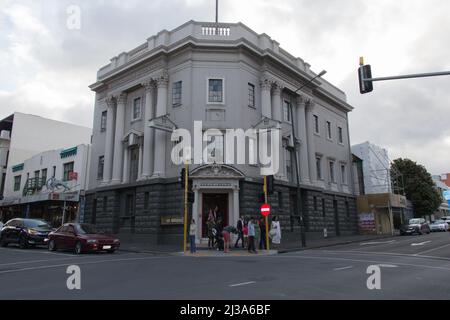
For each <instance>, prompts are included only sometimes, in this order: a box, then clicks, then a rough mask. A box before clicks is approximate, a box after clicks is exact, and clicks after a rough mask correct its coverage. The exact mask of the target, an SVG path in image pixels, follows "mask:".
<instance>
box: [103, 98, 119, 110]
mask: <svg viewBox="0 0 450 320" xmlns="http://www.w3.org/2000/svg"><path fill="white" fill-rule="evenodd" d="M105 102H106V105H107V106H108V108H114V107H115V106H116V102H117V100H116V98H115V97H114V96H113V95H109V96H108V97H106V99H105Z"/></svg>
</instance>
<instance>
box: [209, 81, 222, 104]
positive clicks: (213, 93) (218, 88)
mask: <svg viewBox="0 0 450 320" xmlns="http://www.w3.org/2000/svg"><path fill="white" fill-rule="evenodd" d="M223 101H224V99H223V79H208V102H209V103H223Z"/></svg>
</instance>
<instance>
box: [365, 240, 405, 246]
mask: <svg viewBox="0 0 450 320" xmlns="http://www.w3.org/2000/svg"><path fill="white" fill-rule="evenodd" d="M395 241H396V240H389V241H371V242H363V243H360V244H359V245H360V246H368V245H374V244H385V243H394V242H395Z"/></svg>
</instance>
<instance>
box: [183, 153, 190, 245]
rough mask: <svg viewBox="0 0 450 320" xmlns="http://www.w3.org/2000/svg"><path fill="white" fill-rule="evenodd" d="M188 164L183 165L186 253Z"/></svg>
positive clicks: (185, 243) (185, 240) (185, 241)
mask: <svg viewBox="0 0 450 320" xmlns="http://www.w3.org/2000/svg"><path fill="white" fill-rule="evenodd" d="M188 170H189V164H188V162H187V161H186V162H185V164H184V242H183V251H184V252H186V251H187V227H188V221H187V219H188V186H189V173H188Z"/></svg>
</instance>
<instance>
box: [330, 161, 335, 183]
mask: <svg viewBox="0 0 450 320" xmlns="http://www.w3.org/2000/svg"><path fill="white" fill-rule="evenodd" d="M328 165H329V167H330V169H329V170H330V182H332V183H335V182H336V176H335V174H334V161H333V160H330V161H329V162H328Z"/></svg>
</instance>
